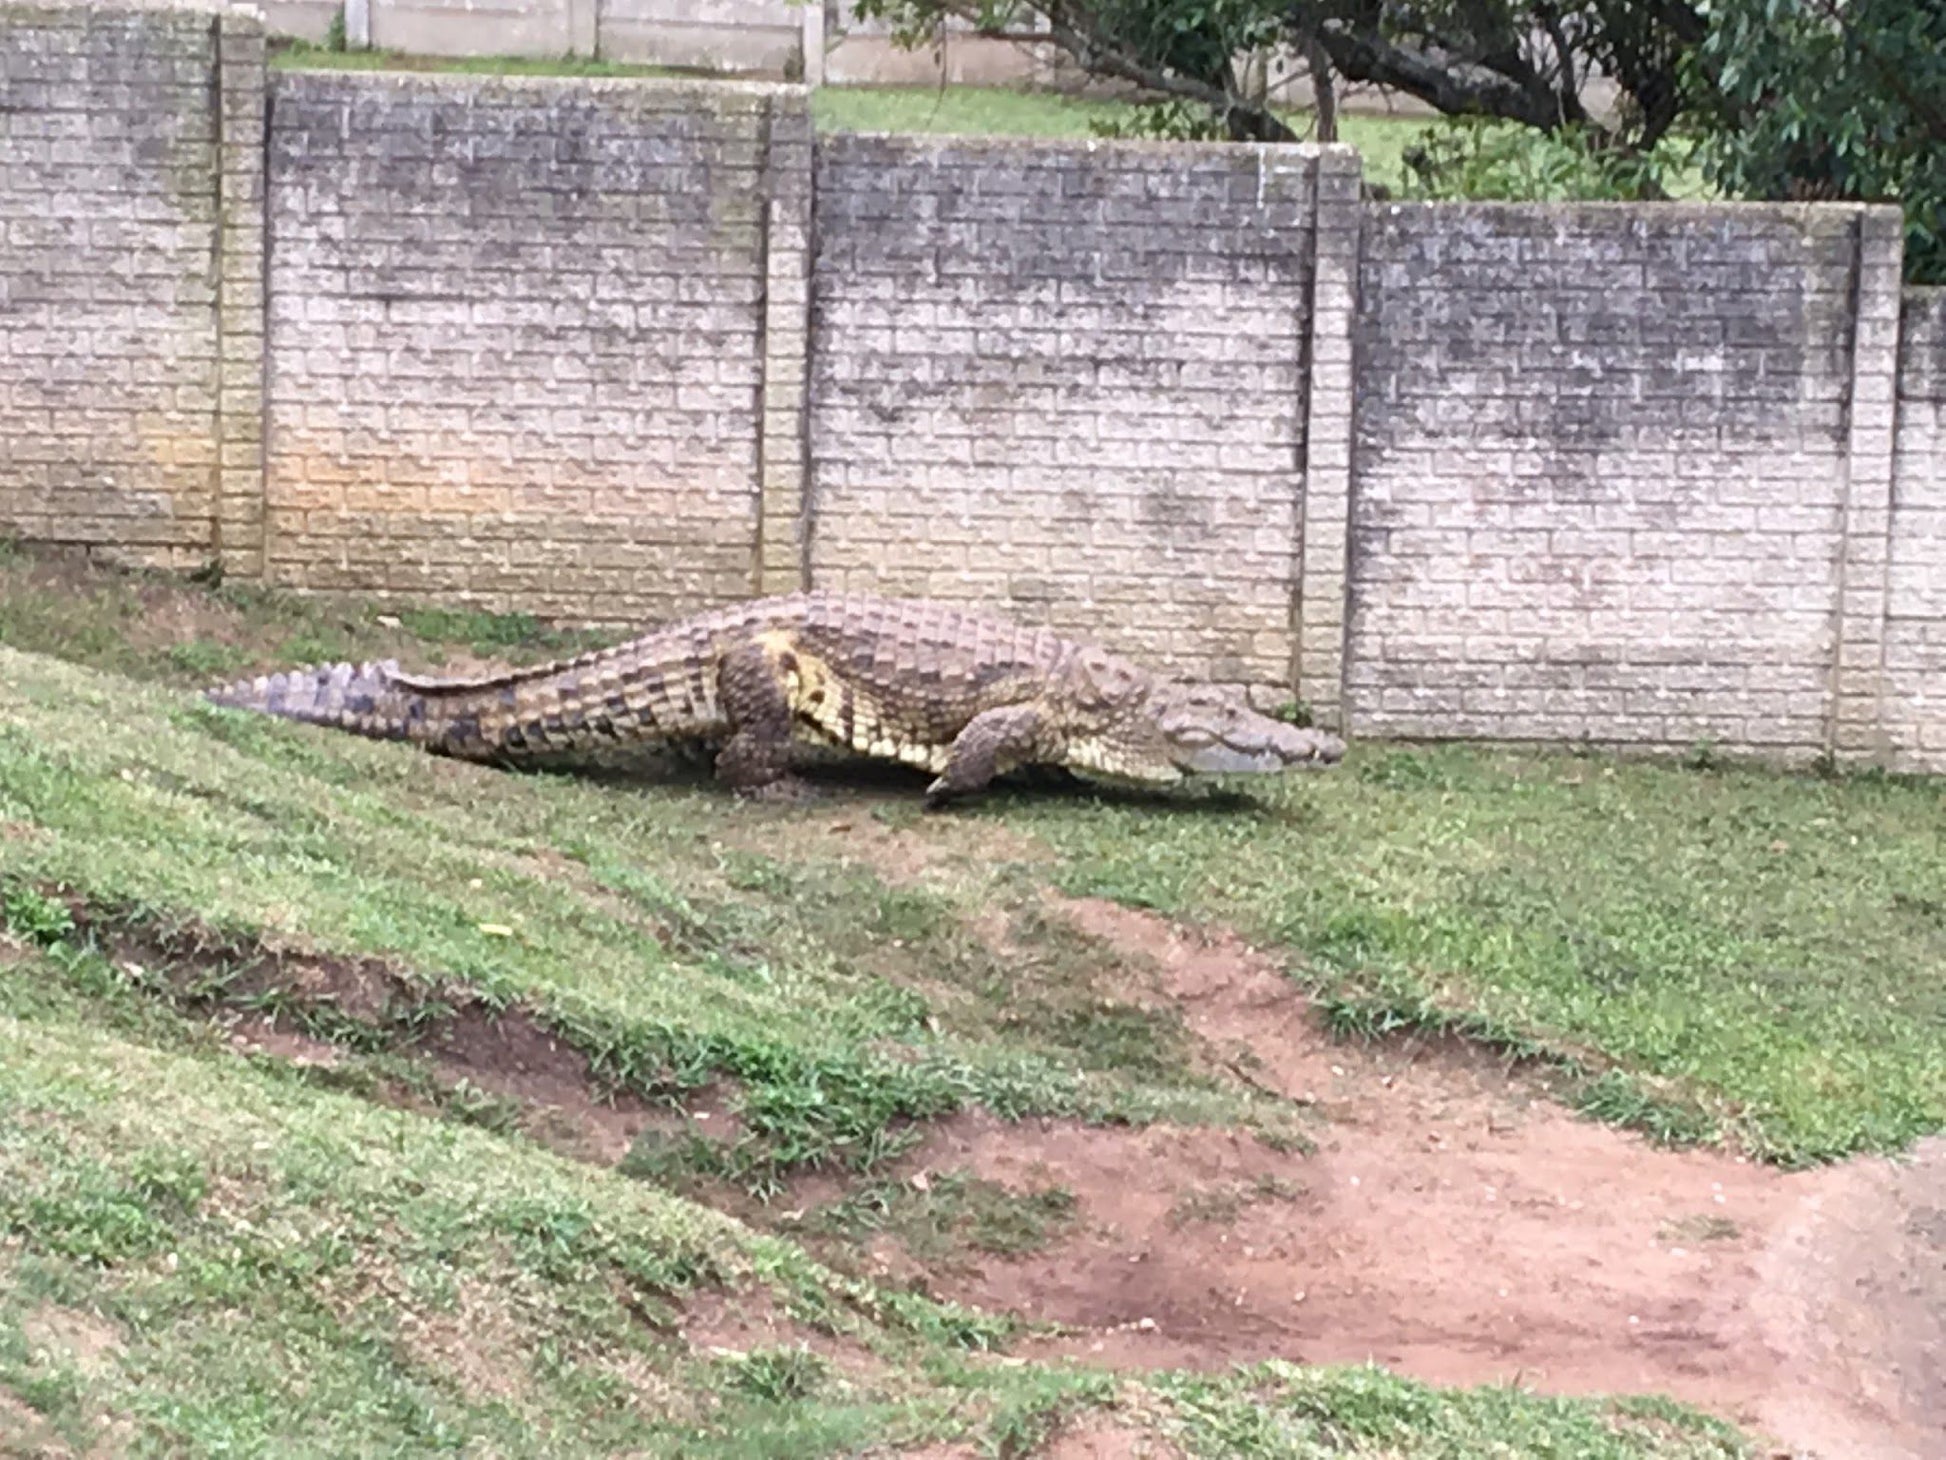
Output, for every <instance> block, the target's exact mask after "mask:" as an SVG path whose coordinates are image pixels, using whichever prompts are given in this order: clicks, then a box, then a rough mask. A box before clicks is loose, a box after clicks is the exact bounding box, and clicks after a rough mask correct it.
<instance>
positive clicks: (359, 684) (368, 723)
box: [203, 659, 493, 756]
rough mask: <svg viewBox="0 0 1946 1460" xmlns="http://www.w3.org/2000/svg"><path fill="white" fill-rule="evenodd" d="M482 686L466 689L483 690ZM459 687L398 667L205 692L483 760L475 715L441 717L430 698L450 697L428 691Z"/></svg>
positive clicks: (281, 677)
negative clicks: (421, 678) (403, 671)
mask: <svg viewBox="0 0 1946 1460" xmlns="http://www.w3.org/2000/svg"><path fill="white" fill-rule="evenodd" d="M485 687H486V682H485V681H476V682H474V683H472V684H468V685H465V686H464V688H467V689H483V688H485ZM459 688H462V685H461V684H460V683H459V682H457V681H451V682H441V683H439V684H437V685H434V684H433V683H430V682H424V681H417V680H415V679H413V678H411V677H409V676H406V675H403V674H401V673H400V672H399V666H398V662H397V661H396V660H392V659H387V660H385V661H383V662H381V663H365V664H347V663H340V664H319V665H312V666H310V667H307V668H304V669H291V670H285V671H282V672H280V673H277V674H261V675H258V676H257V677H256V678H255V679H241V680H238V681H236V682H235V683H233V684H226V685H219V686H217V687H216V688H214V689H209V690H205V691H204V692H203V698H205V699H206V700H208V701H209V702H210V703H211V704H217V705H229V706H232V707H235V708H237V709H244V710H256V711H259V712H261V713H263V714H266V715H275V716H277V717H278V718H279V719H284V720H300V721H302V722H304V723H305V724H308V725H329V726H331V727H333V728H334V729H338V730H349V731H350V732H352V733H353V734H354V735H363V736H367V737H369V738H370V739H373V740H410V741H412V742H414V743H415V744H418V745H423V746H425V747H426V748H427V749H428V750H436V751H440V752H443V753H445V754H448V755H462V756H463V755H467V754H469V752H470V753H471V754H472V755H475V756H480V755H488V754H491V753H492V751H493V747H491V746H489V745H486V744H485V743H483V742H482V743H479V744H474V743H473V742H476V741H480V740H481V737H480V735H479V721H478V717H477V716H471V717H469V716H465V715H460V716H454V715H451V714H442V713H440V709H439V708H438V707H436V700H437V699H439V698H447V697H449V696H440V695H437V694H436V693H435V694H428V693H426V691H427V690H435V691H436V690H440V689H445V690H452V689H459Z"/></svg>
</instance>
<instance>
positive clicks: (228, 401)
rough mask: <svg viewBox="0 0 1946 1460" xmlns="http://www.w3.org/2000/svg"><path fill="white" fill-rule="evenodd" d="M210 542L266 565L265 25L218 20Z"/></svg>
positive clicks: (231, 569)
mask: <svg viewBox="0 0 1946 1460" xmlns="http://www.w3.org/2000/svg"><path fill="white" fill-rule="evenodd" d="M215 64H216V67H217V95H218V98H219V104H218V116H217V128H218V137H219V139H220V140H219V145H218V148H217V222H216V226H217V242H216V248H217V270H216V279H217V283H216V334H217V341H218V345H217V371H218V381H217V403H216V436H217V448H216V449H217V492H216V524H215V526H216V548H217V557H218V561H219V562H220V563H221V564H222V567H223V572H224V573H225V574H226V575H227V576H230V577H233V578H261V577H262V576H263V573H264V407H265V400H264V317H265V315H264V210H265V202H264V124H265V95H266V85H267V77H266V75H265V69H264V68H265V61H264V29H263V23H262V21H260V20H258V19H257V18H256V17H255V16H253V15H240V14H236V13H229V14H225V15H223V16H222V17H221V18H220V20H219V21H218V23H217V27H216V56H215Z"/></svg>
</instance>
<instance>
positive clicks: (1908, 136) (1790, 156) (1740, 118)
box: [1692, 0, 1946, 283]
mask: <svg viewBox="0 0 1946 1460" xmlns="http://www.w3.org/2000/svg"><path fill="white" fill-rule="evenodd" d="M1705 13H1706V17H1707V22H1708V29H1707V33H1706V35H1705V37H1704V39H1703V41H1702V42H1701V44H1700V45H1699V46H1698V47H1697V50H1696V53H1695V56H1694V58H1693V63H1692V64H1693V71H1694V73H1695V79H1694V81H1693V83H1692V84H1693V89H1694V94H1695V95H1696V97H1697V98H1698V122H1699V124H1700V125H1701V127H1702V130H1703V133H1704V138H1705V141H1704V151H1703V157H1704V161H1705V164H1706V166H1707V168H1708V170H1709V172H1710V175H1711V177H1712V178H1713V179H1714V180H1715V182H1716V183H1717V184H1718V185H1719V186H1720V187H1722V188H1723V189H1724V191H1726V192H1728V193H1731V194H1733V195H1735V196H1739V197H1749V198H1785V199H1789V198H1796V199H1858V200H1863V201H1896V202H1899V203H1901V204H1902V205H1903V206H1904V209H1905V223H1906V277H1907V278H1908V279H1910V280H1912V281H1914V282H1917V283H1946V0H1708V3H1707V8H1706V12H1705Z"/></svg>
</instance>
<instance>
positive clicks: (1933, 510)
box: [1882, 289, 1946, 771]
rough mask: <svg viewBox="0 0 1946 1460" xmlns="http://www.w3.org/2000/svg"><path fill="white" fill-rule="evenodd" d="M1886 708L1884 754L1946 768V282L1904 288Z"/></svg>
mask: <svg viewBox="0 0 1946 1460" xmlns="http://www.w3.org/2000/svg"><path fill="white" fill-rule="evenodd" d="M1893 462H1894V474H1893V506H1892V523H1891V570H1890V573H1889V575H1888V582H1887V586H1888V600H1887V605H1886V629H1885V671H1884V675H1885V678H1884V699H1883V705H1882V714H1883V718H1884V726H1885V739H1886V743H1887V751H1888V758H1889V760H1890V762H1891V763H1892V764H1894V765H1897V766H1900V767H1902V768H1904V769H1908V770H1932V771H1946V289H1915V290H1910V291H1908V292H1907V294H1906V296H1905V318H1904V326H1903V329H1902V330H1901V333H1900V341H1899V374H1898V434H1897V440H1896V449H1895V455H1894V458H1893Z"/></svg>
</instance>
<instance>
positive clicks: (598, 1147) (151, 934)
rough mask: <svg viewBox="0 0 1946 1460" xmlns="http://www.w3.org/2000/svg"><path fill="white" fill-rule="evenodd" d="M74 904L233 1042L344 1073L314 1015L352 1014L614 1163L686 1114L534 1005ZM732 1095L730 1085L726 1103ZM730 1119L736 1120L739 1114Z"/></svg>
mask: <svg viewBox="0 0 1946 1460" xmlns="http://www.w3.org/2000/svg"><path fill="white" fill-rule="evenodd" d="M68 906H69V911H70V914H71V915H72V916H73V918H74V920H75V922H76V925H77V926H86V927H89V928H90V929H91V930H92V931H94V932H95V933H96V934H97V935H98V936H99V938H100V940H101V942H102V946H103V949H104V952H106V954H107V955H108V957H109V958H110V959H111V960H112V961H113V962H114V963H115V964H116V965H117V966H118V967H121V968H123V969H128V970H138V971H139V970H150V971H153V972H155V973H159V974H160V975H161V976H162V978H163V979H165V980H166V981H167V984H168V986H169V987H170V988H171V989H172V990H173V991H174V993H175V995H176V997H178V998H179V999H181V1000H182V1002H183V1004H184V1005H185V1006H186V1007H187V1008H189V1009H191V1010H192V1011H195V1012H198V1013H201V1014H203V1015H204V1016H206V1017H210V1018H211V1019H212V1020H214V1021H216V1022H219V1023H220V1024H222V1026H223V1030H224V1037H225V1039H226V1041H227V1042H228V1043H229V1044H230V1045H231V1047H232V1048H235V1049H238V1050H241V1051H246V1052H256V1053H262V1054H266V1055H270V1056H272V1057H275V1058H279V1059H284V1060H287V1061H289V1062H290V1063H292V1064H295V1065H298V1066H300V1067H311V1068H323V1069H334V1068H337V1067H339V1066H341V1065H343V1064H344V1063H345V1062H346V1060H347V1058H348V1050H347V1048H346V1047H345V1046H344V1045H342V1044H341V1043H338V1042H336V1040H335V1037H334V1038H333V1039H326V1038H320V1037H319V1036H318V1035H317V1034H315V1033H313V1032H311V1031H310V1030H308V1029H306V1028H303V1027H300V1023H301V1022H311V1023H313V1024H314V1025H315V1021H317V1020H318V1019H319V1018H320V1017H321V1016H328V1019H327V1022H328V1023H340V1024H341V1023H343V1022H344V1021H349V1022H350V1024H351V1025H353V1026H355V1027H356V1028H357V1029H358V1030H359V1031H361V1038H374V1039H378V1040H380V1041H384V1040H390V1041H392V1043H393V1046H394V1049H395V1051H396V1052H397V1053H399V1054H402V1055H404V1056H405V1057H407V1058H408V1059H411V1060H413V1061H414V1062H415V1063H416V1064H417V1065H418V1067H419V1068H420V1070H421V1071H422V1073H423V1075H424V1077H425V1079H426V1082H427V1085H428V1086H430V1088H431V1089H433V1090H435V1091H437V1092H441V1093H443V1094H444V1095H448V1096H451V1095H454V1094H455V1093H456V1092H459V1091H460V1090H461V1088H462V1087H466V1088H467V1089H469V1090H470V1091H471V1092H473V1093H475V1094H485V1095H487V1096H492V1097H497V1098H498V1099H501V1100H505V1101H507V1102H509V1103H510V1104H511V1105H512V1106H513V1107H514V1108H515V1109H516V1110H517V1112H518V1115H519V1123H520V1125H521V1128H522V1129H523V1130H524V1131H525V1132H526V1133H527V1134H528V1135H530V1136H532V1137H533V1138H535V1139H537V1140H539V1141H541V1142H543V1143H544V1144H546V1145H548V1146H549V1147H551V1148H553V1149H555V1150H558V1151H560V1152H562V1153H563V1154H566V1155H569V1156H572V1157H574V1158H576V1159H578V1160H585V1161H590V1162H594V1163H597V1164H600V1165H611V1166H612V1165H614V1164H615V1163H617V1162H618V1161H620V1160H621V1159H622V1157H624V1156H625V1155H627V1154H628V1152H629V1150H630V1148H631V1147H632V1146H633V1145H634V1143H635V1141H636V1138H637V1137H638V1136H639V1135H640V1134H641V1133H642V1131H643V1130H644V1129H646V1128H648V1127H649V1126H651V1125H657V1124H660V1125H663V1126H669V1125H672V1124H677V1123H680V1122H681V1121H683V1120H684V1119H685V1118H686V1117H685V1116H684V1114H682V1113H680V1112H677V1111H674V1110H672V1109H668V1108H664V1107H659V1106H656V1105H652V1104H651V1103H650V1102H649V1101H648V1100H646V1099H644V1098H643V1097H642V1096H641V1095H639V1094H637V1093H635V1092H634V1091H632V1090H627V1089H615V1088H610V1087H609V1086H608V1085H607V1083H606V1082H604V1081H602V1080H600V1079H599V1078H598V1077H597V1076H596V1074H595V1071H594V1070H593V1068H592V1067H591V1065H590V1063H589V1060H588V1057H587V1055H586V1054H584V1053H583V1052H582V1051H580V1050H578V1049H576V1048H575V1047H574V1046H572V1045H570V1044H568V1043H567V1042H566V1041H564V1040H563V1039H561V1038H560V1036H558V1035H557V1034H555V1033H554V1032H553V1031H552V1030H550V1029H549V1028H548V1027H547V1025H546V1024H545V1023H544V1022H543V1021H542V1019H541V1018H540V1017H539V1016H538V1015H537V1014H536V1012H535V1011H533V1010H531V1009H528V1008H526V1007H523V1006H522V1005H519V1004H514V1005H510V1006H508V1007H506V1008H501V1009H495V1008H493V1007H491V1006H490V1005H488V1004H487V1003H486V1002H485V1001H484V1000H483V999H481V998H480V997H479V995H478V994H477V992H476V991H474V990H471V989H468V988H465V987H463V986H453V987H448V988H435V987H433V986H431V985H428V984H424V983H421V982H418V981H416V980H413V979H411V978H409V977H407V976H406V975H405V974H404V973H402V972H400V971H399V970H398V969H395V968H393V967H391V966H389V965H388V964H386V963H384V962H383V961H381V960H379V959H375V958H345V957H333V956H325V955H321V954H315V953H311V952H308V951H305V950H298V949H287V948H280V947H272V946H252V947H238V946H235V945H233V944H230V943H228V942H226V941H224V940H223V939H221V938H219V937H217V936H215V935H214V934H212V933H210V932H208V931H207V930H206V929H202V928H198V927H175V928H170V929H166V930H164V929H158V928H152V927H149V926H147V925H145V924H142V923H140V922H132V921H128V920H121V919H115V918H112V917H109V918H104V917H101V916H99V915H98V914H97V913H96V912H95V910H93V909H91V908H89V907H88V906H86V905H85V904H82V903H78V902H70V903H69V904H68ZM262 995H276V996H277V997H278V998H279V999H281V1000H283V1001H286V1007H285V1009H284V1011H283V1012H282V1013H281V1015H280V1014H249V1015H245V1016H243V1017H241V1018H235V1017H230V1010H231V1008H232V1006H234V1004H236V1003H237V1002H238V1001H240V1000H247V999H251V998H255V997H258V996H262ZM326 1032H327V1033H333V1034H334V1036H335V1034H336V1031H335V1030H331V1029H327V1030H326ZM379 1093H380V1094H381V1096H383V1097H385V1098H388V1099H390V1100H392V1101H393V1102H394V1103H397V1104H400V1105H406V1106H411V1107H413V1108H419V1107H420V1106H423V1105H424V1104H425V1103H426V1102H425V1100H424V1098H423V1096H422V1095H421V1094H420V1093H419V1092H416V1091H414V1090H411V1089H405V1088H400V1089H386V1090H382V1091H380V1092H379ZM722 1098H723V1097H722V1092H717V1099H718V1102H719V1103H721V1101H722ZM708 1104H709V1101H708V1100H707V1099H704V1100H699V1101H697V1102H695V1104H694V1107H693V1108H692V1109H691V1111H690V1112H689V1114H690V1115H700V1116H701V1118H703V1119H708V1118H709V1116H710V1114H711V1112H710V1110H709V1109H708V1108H707V1107H708ZM718 1124H719V1126H720V1127H723V1128H728V1127H729V1126H730V1124H731V1123H730V1122H729V1121H728V1120H727V1118H725V1119H724V1120H722V1121H719V1122H718Z"/></svg>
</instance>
